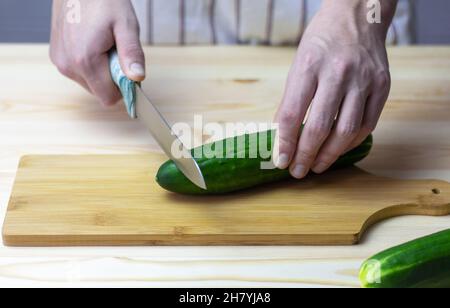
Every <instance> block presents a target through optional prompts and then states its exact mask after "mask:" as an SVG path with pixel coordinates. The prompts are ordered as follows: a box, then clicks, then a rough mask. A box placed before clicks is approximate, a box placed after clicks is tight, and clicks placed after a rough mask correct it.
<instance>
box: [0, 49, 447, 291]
mask: <svg viewBox="0 0 450 308" xmlns="http://www.w3.org/2000/svg"><path fill="white" fill-rule="evenodd" d="M47 49H48V47H47V46H27V45H0V85H1V88H0V208H1V215H0V220H1V221H3V218H4V213H5V211H6V206H7V202H8V198H9V194H10V191H11V188H12V184H13V181H14V175H15V172H16V168H17V163H18V160H19V158H20V157H21V156H22V155H26V154H128V153H145V152H149V151H159V149H158V147H157V146H156V144H155V143H154V141H153V140H152V138H151V137H150V136H149V134H148V133H147V132H146V130H145V128H144V127H142V126H141V125H140V124H139V123H138V122H135V121H132V120H130V119H129V118H128V116H127V115H126V112H125V110H124V108H123V107H122V106H121V105H118V106H116V107H113V108H111V109H104V108H102V107H100V106H99V105H98V104H97V103H96V102H95V100H94V99H93V98H92V97H90V96H89V95H88V94H86V93H85V92H84V91H83V90H82V89H81V88H80V87H78V86H77V85H75V84H74V83H72V82H71V81H69V80H66V79H64V78H63V77H62V76H60V75H59V74H58V72H57V71H56V69H55V68H54V67H53V66H52V65H51V64H50V62H49V60H48V56H47V54H48V50H47ZM146 53H147V59H148V68H149V73H150V74H149V75H150V77H149V78H148V79H147V81H146V82H145V84H144V86H145V87H146V89H147V91H148V92H149V93H151V96H152V99H153V100H154V102H155V103H157V104H158V105H159V106H160V108H161V110H162V112H163V113H164V114H165V115H166V116H167V117H168V119H169V120H170V121H172V122H175V121H184V122H192V121H193V116H194V114H202V115H203V116H204V121H205V122H211V121H218V122H230V121H231V122H236V121H259V122H261V121H269V120H271V119H272V116H273V112H274V110H275V109H276V105H277V103H278V102H279V101H280V97H281V95H282V90H283V84H284V81H285V78H286V74H287V71H288V69H289V64H290V62H291V60H292V57H293V55H294V50H292V49H279V48H258V47H218V48H206V47H202V48H201V47H198V48H184V49H180V48H156V49H155V48H152V49H147V50H146ZM389 53H390V59H391V64H392V75H393V89H392V93H391V97H390V101H389V103H388V105H387V107H386V109H385V113H384V115H383V117H382V120H381V122H380V124H379V128H378V129H377V131H376V133H375V138H376V139H375V148H374V150H373V153H372V154H371V156H370V157H369V158H368V159H367V160H365V161H364V162H363V163H362V164H360V166H361V167H363V168H364V169H365V170H368V171H370V172H372V173H375V174H378V175H385V176H392V177H400V178H422V179H423V178H436V179H443V180H447V181H450V155H449V153H450V47H427V48H393V49H390V51H389ZM448 228H450V217H437V218H432V217H402V218H395V219H391V220H389V221H386V222H383V223H380V224H378V225H377V226H376V227H374V228H372V229H371V230H370V231H369V232H368V234H367V236H366V237H365V238H364V241H363V243H362V244H361V245H359V246H354V247H131V248H126V247H125V248H20V249H18V248H14V249H13V248H6V247H4V246H3V245H0V286H30V287H31V286H36V287H47V286H60V287H65V286H83V287H84V286H85V287H88V286H125V287H128V286H149V287H250V286H252V287H273V286H276V287H279V286H280V287H283V286H286V287H297V286H318V287H321V286H337V287H340V286H351V287H353V286H354V287H357V286H358V285H359V284H358V279H357V273H358V269H359V266H360V265H361V263H362V262H363V260H364V259H365V258H367V257H369V256H370V255H372V254H374V253H376V252H378V251H380V250H383V249H385V248H387V247H390V246H393V245H396V244H399V243H402V242H405V241H408V240H411V239H414V238H416V237H419V236H423V235H427V234H430V233H433V232H436V231H440V230H443V229H448Z"/></svg>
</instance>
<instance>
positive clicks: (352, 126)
mask: <svg viewBox="0 0 450 308" xmlns="http://www.w3.org/2000/svg"><path fill="white" fill-rule="evenodd" d="M332 2H334V3H336V2H341V1H335V0H333V1H332ZM345 2H347V1H345ZM359 2H365V1H359ZM338 5H339V4H331V5H328V6H327V5H324V6H323V7H322V9H321V11H319V13H318V14H317V15H316V16H315V17H314V19H313V21H312V22H311V24H310V25H309V27H308V29H307V30H306V32H305V34H304V36H303V39H302V41H301V43H300V46H299V49H298V52H297V56H296V59H295V62H294V64H293V66H292V68H291V71H290V73H289V77H288V81H287V86H286V90H285V94H284V98H283V101H282V103H281V105H280V107H279V110H278V112H277V115H276V122H277V123H279V145H278V146H279V153H278V155H277V156H278V159H277V158H275V159H276V165H277V167H279V168H281V169H285V168H287V167H289V166H290V172H291V174H292V175H293V176H294V177H295V178H298V179H300V178H303V177H305V176H306V175H307V174H308V172H309V171H310V170H313V171H314V172H316V173H322V172H324V171H326V170H327V169H328V168H329V167H330V166H331V165H332V164H333V163H334V162H335V161H336V160H337V159H338V158H339V156H341V155H342V154H344V153H345V152H347V151H349V150H351V149H352V148H354V147H356V146H358V145H359V144H360V143H361V142H362V141H363V140H364V139H365V138H366V137H367V136H368V135H369V134H370V133H371V132H372V131H373V130H374V129H375V127H376V125H377V122H378V120H379V118H380V115H381V112H382V110H383V107H384V105H385V102H386V100H387V98H388V95H389V91H390V84H391V79H390V73H389V64H388V58H387V53H386V47H385V39H386V33H387V28H388V27H382V26H379V25H371V24H369V23H368V22H367V20H366V12H367V11H366V8H365V5H363V7H362V8H361V7H360V6H358V5H355V6H354V7H351V8H349V9H348V10H339V9H337V8H336V6H338ZM394 10H395V7H394ZM309 108H310V111H309V115H308V117H307V120H306V123H305V127H304V129H303V130H302V131H301V125H302V123H303V122H304V120H305V117H306V114H307V111H308V109H309Z"/></svg>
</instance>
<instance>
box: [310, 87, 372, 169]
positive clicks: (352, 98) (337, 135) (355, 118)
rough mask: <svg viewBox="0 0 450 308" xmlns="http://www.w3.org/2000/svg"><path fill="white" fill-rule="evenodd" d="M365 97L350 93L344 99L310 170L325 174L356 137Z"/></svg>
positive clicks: (353, 92) (355, 92) (361, 118)
mask: <svg viewBox="0 0 450 308" xmlns="http://www.w3.org/2000/svg"><path fill="white" fill-rule="evenodd" d="M366 100H367V96H366V95H363V94H361V93H360V92H359V91H350V92H349V93H347V95H346V96H345V98H344V102H343V104H342V107H341V110H340V111H339V115H338V118H337V121H336V123H335V125H334V128H333V130H332V132H331V134H330V136H329V137H328V139H327V140H326V141H325V143H324V145H323V146H322V148H321V149H320V151H319V154H318V155H317V159H316V161H315V162H314V165H313V168H312V170H313V171H314V172H315V173H322V172H325V171H326V170H327V169H328V168H329V167H330V166H331V165H332V164H333V163H334V162H335V161H336V160H337V159H338V158H339V156H341V155H342V154H343V153H344V152H345V150H346V149H347V147H348V146H349V145H350V144H351V143H352V141H353V140H354V139H355V138H356V137H357V136H358V134H359V132H360V129H361V123H362V120H363V117H364V108H365V105H366Z"/></svg>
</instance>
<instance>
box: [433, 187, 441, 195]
mask: <svg viewBox="0 0 450 308" xmlns="http://www.w3.org/2000/svg"><path fill="white" fill-rule="evenodd" d="M431 192H432V193H433V194H435V195H439V194H440V193H441V190H440V189H439V188H433V189H432V190H431Z"/></svg>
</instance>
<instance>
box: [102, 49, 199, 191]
mask: <svg viewBox="0 0 450 308" xmlns="http://www.w3.org/2000/svg"><path fill="white" fill-rule="evenodd" d="M109 65H110V71H111V76H112V79H113V81H114V83H115V84H116V85H117V86H118V87H119V89H120V92H121V93H122V96H123V100H124V103H125V106H126V107H127V111H128V114H129V115H130V117H131V118H133V119H138V120H140V121H141V122H142V123H143V124H144V125H145V126H146V127H147V128H148V129H149V130H150V133H151V134H152V135H153V137H154V138H155V140H156V142H157V143H158V144H159V146H160V147H161V148H162V149H163V151H164V153H166V155H167V156H169V157H170V159H171V160H173V162H174V163H175V165H176V166H177V167H178V169H180V171H181V172H182V173H183V174H184V175H185V176H186V177H187V178H188V179H189V180H190V181H191V182H192V183H194V184H195V185H197V186H198V187H200V188H202V189H204V190H206V189H207V187H206V182H205V179H204V177H203V174H202V171H201V170H200V167H199V166H198V164H197V162H196V161H195V160H194V158H193V157H192V154H191V152H190V151H189V150H188V149H187V148H186V147H185V146H184V145H183V143H182V142H181V140H180V139H179V138H178V137H177V135H176V134H175V133H174V132H173V131H172V128H171V127H170V125H169V124H168V122H167V121H166V120H165V119H164V117H163V116H162V114H161V113H160V112H159V111H158V109H157V108H156V106H155V105H153V103H152V102H151V101H150V99H149V98H148V96H147V95H146V94H145V92H144V90H143V89H142V87H141V85H140V84H139V83H136V82H134V81H132V80H130V79H128V78H127V77H126V75H125V73H124V72H123V71H122V69H121V67H120V61H119V55H118V54H117V51H116V50H112V51H111V52H110V54H109ZM173 147H175V148H176V149H179V150H180V151H181V152H180V153H178V154H180V155H178V154H177V157H175V155H173V153H172V148H173Z"/></svg>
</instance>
